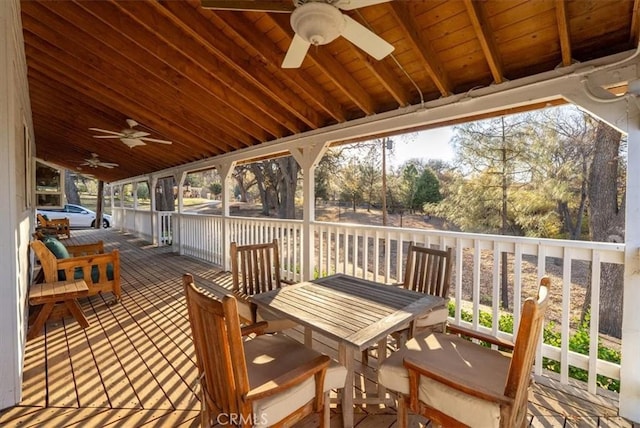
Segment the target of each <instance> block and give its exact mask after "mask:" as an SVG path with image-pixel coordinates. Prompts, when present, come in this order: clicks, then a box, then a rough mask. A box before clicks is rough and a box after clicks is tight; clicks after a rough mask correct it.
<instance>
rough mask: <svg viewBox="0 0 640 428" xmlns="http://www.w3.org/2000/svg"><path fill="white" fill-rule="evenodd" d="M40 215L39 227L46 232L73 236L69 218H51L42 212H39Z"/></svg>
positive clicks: (67, 236) (68, 236) (38, 215)
mask: <svg viewBox="0 0 640 428" xmlns="http://www.w3.org/2000/svg"><path fill="white" fill-rule="evenodd" d="M37 217H38V225H39V226H38V229H39V230H41V231H43V232H44V233H45V234H46V233H51V234H55V235H57V236H59V237H61V236H64V237H66V238H71V228H70V226H69V219H68V218H59V219H51V220H49V219H48V218H46V217H45V216H43V215H42V214H37Z"/></svg>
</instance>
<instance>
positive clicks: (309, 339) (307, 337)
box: [304, 327, 313, 348]
mask: <svg viewBox="0 0 640 428" xmlns="http://www.w3.org/2000/svg"><path fill="white" fill-rule="evenodd" d="M304 344H305V346H308V347H309V348H313V330H311V329H310V328H309V327H305V328H304Z"/></svg>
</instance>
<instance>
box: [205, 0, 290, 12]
mask: <svg viewBox="0 0 640 428" xmlns="http://www.w3.org/2000/svg"><path fill="white" fill-rule="evenodd" d="M200 5H201V6H202V7H203V8H205V9H216V10H247V11H261V12H276V13H284V12H291V11H292V10H293V9H295V6H294V5H293V2H292V1H291V0H200Z"/></svg>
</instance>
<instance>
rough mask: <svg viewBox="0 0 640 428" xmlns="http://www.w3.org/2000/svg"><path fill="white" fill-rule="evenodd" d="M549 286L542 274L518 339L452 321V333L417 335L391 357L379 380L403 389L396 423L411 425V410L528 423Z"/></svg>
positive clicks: (459, 421) (462, 420) (463, 422)
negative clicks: (534, 367)
mask: <svg viewBox="0 0 640 428" xmlns="http://www.w3.org/2000/svg"><path fill="white" fill-rule="evenodd" d="M549 287H550V281H549V278H547V277H544V278H542V279H541V281H540V287H539V289H538V297H537V299H534V298H528V299H526V300H525V302H524V304H523V306H522V312H521V319H520V324H519V326H518V331H517V334H516V335H515V342H509V341H506V340H503V339H500V338H496V337H493V336H490V335H485V334H482V333H479V332H475V331H471V330H467V329H464V328H461V327H457V326H449V331H451V333H450V334H445V333H430V334H427V333H425V334H421V335H418V336H415V337H414V338H413V339H411V340H409V341H408V342H407V343H406V346H404V347H403V348H401V349H400V350H398V351H397V352H395V353H393V354H392V355H391V356H390V357H389V358H387V359H386V360H385V361H384V362H383V363H382V364H381V367H380V369H379V371H378V381H379V382H380V383H381V384H382V385H384V386H385V387H386V388H388V389H390V390H393V391H396V392H397V393H398V394H399V397H398V426H399V427H400V428H405V427H406V426H407V411H408V410H410V411H411V412H413V413H417V414H420V415H422V416H425V417H427V418H429V419H430V420H431V423H432V424H434V425H435V426H446V427H457V426H482V427H523V426H525V424H526V414H527V402H528V389H529V386H530V384H531V368H532V366H533V360H534V356H535V353H536V346H537V344H538V341H539V340H540V339H541V330H542V326H543V322H544V314H545V311H546V308H547V303H548V293H549ZM463 336H464V337H468V338H474V339H478V340H480V341H483V342H486V343H488V344H491V345H495V347H496V349H492V348H489V347H485V346H482V345H481V344H477V343H474V342H472V341H470V340H468V339H466V338H464V337H463ZM505 350H507V351H511V354H510V355H508V354H507V353H506V352H505Z"/></svg>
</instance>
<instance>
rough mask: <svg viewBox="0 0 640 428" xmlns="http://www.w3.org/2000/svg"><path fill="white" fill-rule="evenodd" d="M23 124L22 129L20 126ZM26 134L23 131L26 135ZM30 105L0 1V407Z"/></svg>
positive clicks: (15, 360)
mask: <svg viewBox="0 0 640 428" xmlns="http://www.w3.org/2000/svg"><path fill="white" fill-rule="evenodd" d="M25 129H27V132H25ZM25 135H28V137H25ZM32 141H33V133H32V126H31V107H30V104H29V92H28V85H27V68H26V60H25V54H24V42H23V38H22V26H21V21H20V2H19V1H18V0H2V1H0V201H2V203H0V367H1V369H0V409H3V408H6V407H10V406H13V405H15V404H17V403H18V402H19V401H20V399H21V395H22V391H21V385H22V372H23V362H24V350H25V336H26V334H25V330H26V326H27V323H26V318H27V298H26V295H27V287H28V283H29V275H30V274H29V270H30V263H29V237H30V233H31V231H32V220H31V219H32V214H33V211H32V205H33V204H32V202H31V200H32V197H31V196H30V195H31V192H30V191H29V189H30V187H31V186H32V184H33V183H32V180H31V171H32V167H31V166H30V165H31V162H32V159H31V155H32V154H33V143H32Z"/></svg>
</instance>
